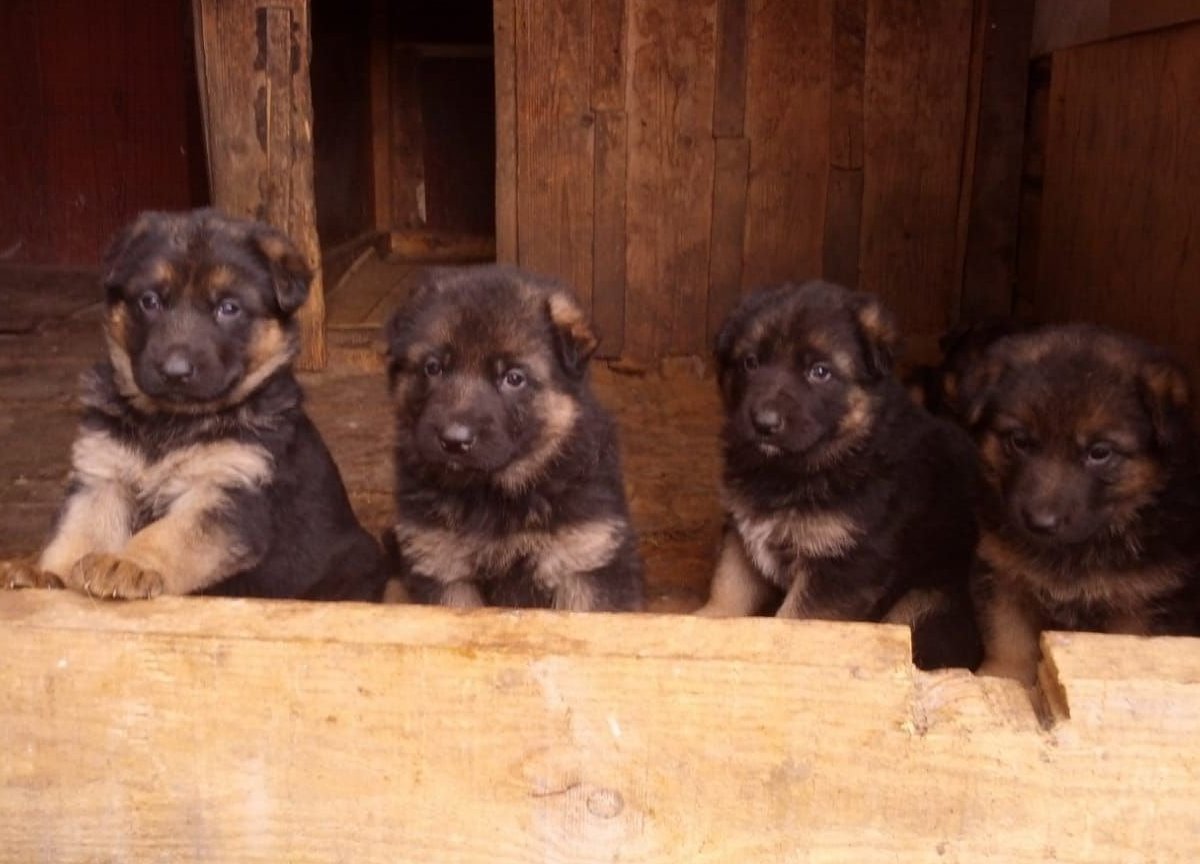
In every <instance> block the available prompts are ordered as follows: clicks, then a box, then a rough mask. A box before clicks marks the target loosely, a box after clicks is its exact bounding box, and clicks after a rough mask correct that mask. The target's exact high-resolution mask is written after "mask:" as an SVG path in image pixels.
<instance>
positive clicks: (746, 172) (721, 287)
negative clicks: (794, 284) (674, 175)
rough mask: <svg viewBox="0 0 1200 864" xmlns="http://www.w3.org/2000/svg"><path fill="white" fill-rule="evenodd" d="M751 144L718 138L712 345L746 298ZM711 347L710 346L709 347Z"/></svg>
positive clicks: (711, 273) (710, 290)
mask: <svg viewBox="0 0 1200 864" xmlns="http://www.w3.org/2000/svg"><path fill="white" fill-rule="evenodd" d="M749 178H750V141H749V140H748V139H746V138H718V139H716V152H715V154H714V167H713V202H712V208H713V219H712V258H711V260H710V262H709V270H708V334H707V336H708V346H713V345H715V342H716V337H717V333H718V332H720V329H721V325H722V324H724V323H725V318H726V316H728V315H729V313H730V312H731V311H732V310H733V308H734V307H735V306H736V305H737V303H738V300H739V299H740V298H741V296H742V262H743V260H744V258H745V229H746V189H747V186H748V184H749ZM706 347H707V346H706Z"/></svg>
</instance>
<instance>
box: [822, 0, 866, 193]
mask: <svg viewBox="0 0 1200 864" xmlns="http://www.w3.org/2000/svg"><path fill="white" fill-rule="evenodd" d="M866 50H867V0H833V60H832V62H833V71H832V74H831V92H830V102H829V164H830V168H831V170H832V169H839V168H840V169H852V170H853V169H859V168H862V166H863V78H864V76H865V74H866V65H867V55H866Z"/></svg>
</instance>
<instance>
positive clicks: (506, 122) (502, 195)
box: [492, 0, 517, 264]
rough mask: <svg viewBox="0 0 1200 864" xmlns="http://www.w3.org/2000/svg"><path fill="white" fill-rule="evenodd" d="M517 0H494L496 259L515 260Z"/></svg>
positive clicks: (512, 261)
mask: <svg viewBox="0 0 1200 864" xmlns="http://www.w3.org/2000/svg"><path fill="white" fill-rule="evenodd" d="M516 19H517V0H494V2H493V3H492V28H493V31H494V41H495V58H496V260H497V261H500V262H502V263H505V264H516V263H517V54H516V52H517V42H516V40H517V34H516V26H517V20H516Z"/></svg>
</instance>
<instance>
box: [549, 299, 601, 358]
mask: <svg viewBox="0 0 1200 864" xmlns="http://www.w3.org/2000/svg"><path fill="white" fill-rule="evenodd" d="M546 313H547V314H548V315H549V316H550V323H551V325H552V326H553V328H554V347H555V349H556V350H557V352H558V360H559V363H560V364H561V365H562V367H563V370H564V371H566V373H567V374H568V375H570V376H571V377H573V378H581V377H582V376H583V373H584V372H585V371H586V370H587V364H588V360H589V359H590V358H591V356H592V353H593V352H594V351H595V350H596V346H597V345H599V344H600V340H599V338H597V336H596V333H595V331H594V330H592V327H591V325H590V324H589V323H588V320H587V316H586V315H584V313H583V309H581V308H580V306H579V302H578V301H577V300H576V299H575V298H574V297H573V296H571V294H570V293H568V292H566V291H555V292H554V293H553V294H551V295H550V296H549V297H548V298H547V299H546Z"/></svg>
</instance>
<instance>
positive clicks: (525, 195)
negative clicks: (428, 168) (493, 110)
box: [515, 0, 595, 307]
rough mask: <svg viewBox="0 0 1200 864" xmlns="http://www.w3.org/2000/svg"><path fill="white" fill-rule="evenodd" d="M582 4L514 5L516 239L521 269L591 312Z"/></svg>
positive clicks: (589, 134)
mask: <svg viewBox="0 0 1200 864" xmlns="http://www.w3.org/2000/svg"><path fill="white" fill-rule="evenodd" d="M589 12H590V9H589V7H588V4H585V3H562V4H545V3H539V2H536V0H517V2H516V31H515V32H516V84H517V94H516V96H517V221H518V224H519V225H520V230H519V232H518V235H517V249H518V260H519V261H520V263H521V265H522V266H523V267H527V268H530V269H532V270H535V271H538V272H541V273H546V274H549V275H552V276H557V277H559V278H561V279H564V280H565V281H566V282H568V283H569V284H570V285H571V287H572V288H573V289H574V290H575V293H576V294H577V295H578V296H579V298H580V300H581V301H582V302H583V304H584V306H585V307H590V306H591V295H592V243H593V232H594V218H595V217H594V209H593V207H594V205H593V202H594V197H593V196H594V191H595V190H594V179H593V178H594V171H595V167H594V166H595V141H594V131H595V130H594V125H595V119H594V117H593V115H592V108H591V89H592V62H591V57H592V39H591V27H590V16H589V14H588V13H589Z"/></svg>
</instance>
